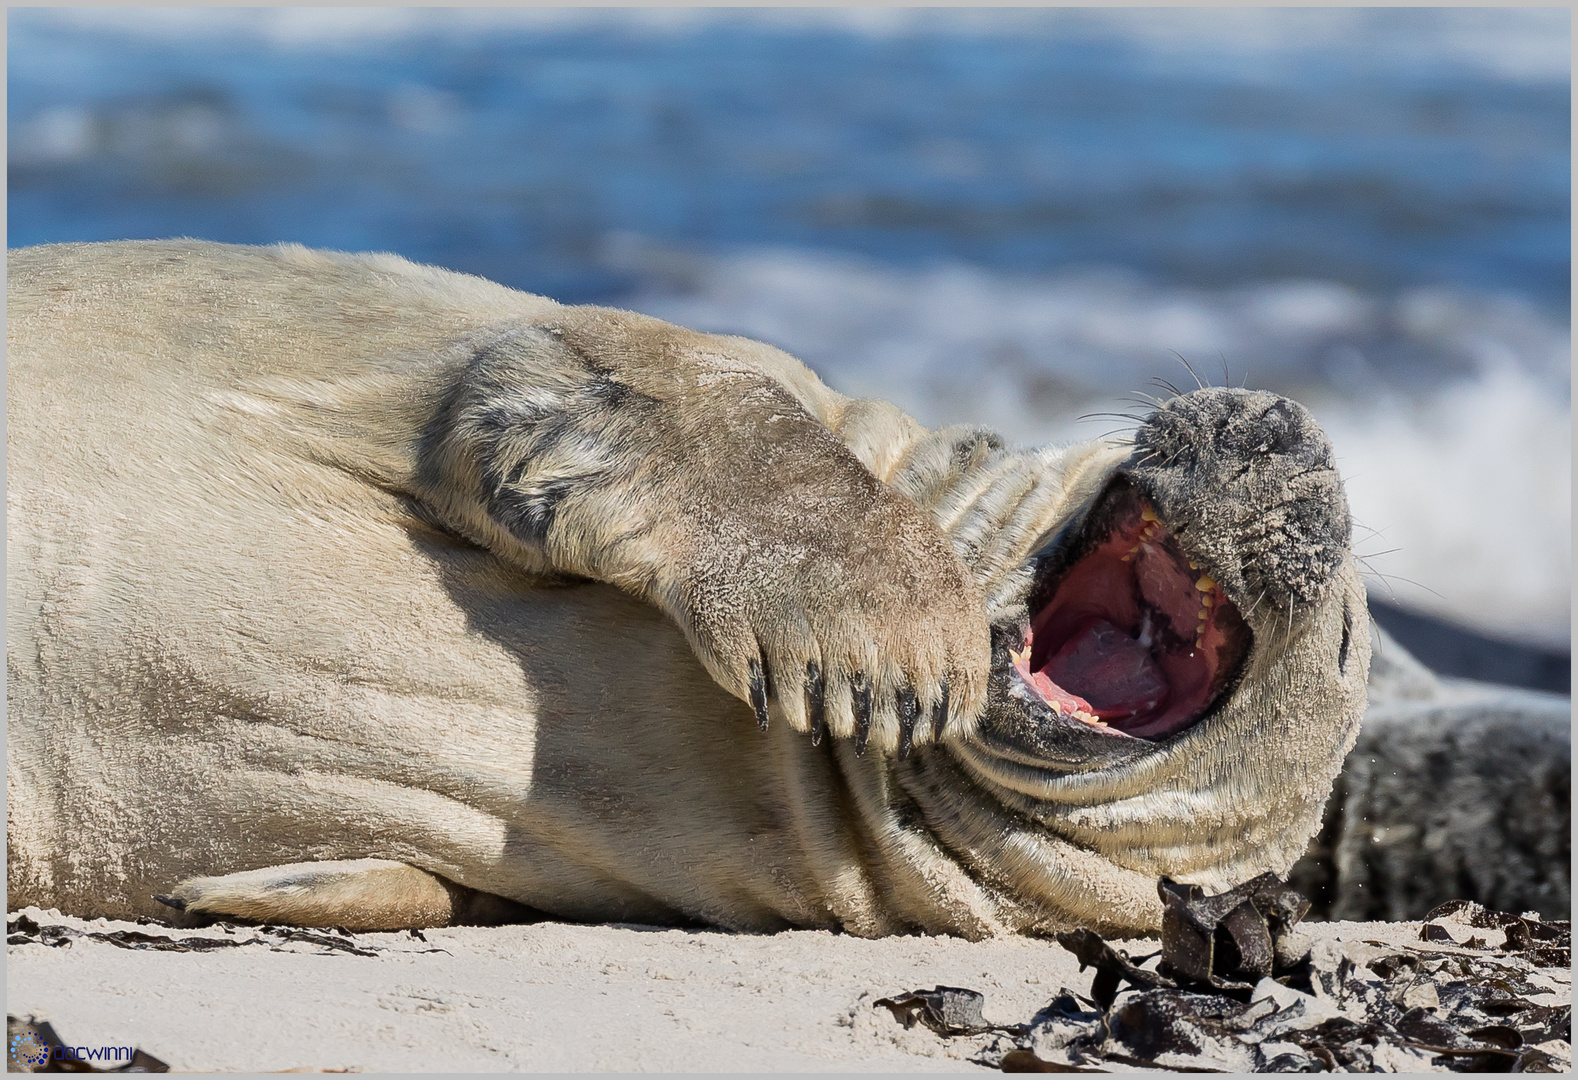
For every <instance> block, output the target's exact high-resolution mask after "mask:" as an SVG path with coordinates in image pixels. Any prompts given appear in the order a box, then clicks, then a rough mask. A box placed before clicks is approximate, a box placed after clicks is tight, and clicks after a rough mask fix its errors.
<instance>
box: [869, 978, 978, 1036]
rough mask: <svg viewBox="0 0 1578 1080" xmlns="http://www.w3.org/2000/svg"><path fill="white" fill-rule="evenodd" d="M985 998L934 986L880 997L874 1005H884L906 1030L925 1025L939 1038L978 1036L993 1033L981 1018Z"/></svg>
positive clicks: (954, 987) (950, 987)
mask: <svg viewBox="0 0 1578 1080" xmlns="http://www.w3.org/2000/svg"><path fill="white" fill-rule="evenodd" d="M985 1003H986V998H985V997H984V996H983V995H981V994H978V993H976V992H975V991H974V990H964V989H961V988H960V987H957V986H937V987H933V988H932V989H930V990H911V991H910V992H909V993H906V994H900V995H898V996H897V997H891V998H879V999H878V1000H877V1001H876V1002H874V1004H877V1005H882V1006H885V1007H886V1008H887V1009H888V1010H889V1011H890V1012H892V1013H893V1016H894V1018H895V1019H896V1020H898V1021H899V1023H901V1024H903V1025H904V1026H905V1027H907V1028H912V1027H914V1026H915V1025H916V1024H917V1023H921V1024H925V1025H926V1026H927V1027H929V1028H931V1029H932V1030H933V1031H935V1032H936V1033H937V1034H939V1035H979V1034H980V1033H981V1032H983V1031H995V1030H997V1025H995V1024H990V1023H987V1021H986V1018H985V1017H983V1016H982V1015H981V1007H982V1006H983V1005H984V1004H985Z"/></svg>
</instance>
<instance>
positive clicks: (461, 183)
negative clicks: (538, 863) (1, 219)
mask: <svg viewBox="0 0 1578 1080" xmlns="http://www.w3.org/2000/svg"><path fill="white" fill-rule="evenodd" d="M1569 18H1570V16H1569V13H1568V12H1567V11H1566V10H1565V9H1522V10H1518V9H1491V8H1440V9H1419V8H1390V9H1384V8H1374V9H1353V8H1347V9H1342V8H1329V9H1242V10H1240V9H1212V10H1209V11H1205V10H1188V9H1130V10H1125V11H1118V10H1104V9H1051V10H1024V9H1019V10H1013V11H995V12H989V11H962V10H953V11H942V10H918V11H916V10H911V11H900V10H893V9H863V10H848V11H838V10H799V11H794V12H772V11H763V12H750V13H744V12H738V11H736V12H720V11H716V10H714V11H706V10H689V11H686V10H674V11H658V10H634V9H625V10H607V11H602V12H594V11H587V10H579V11H577V10H565V11H554V10H545V9H528V10H522V9H513V10H511V9H409V8H407V9H371V8H363V9H314V8H278V9H145V10H140V11H138V10H131V9H107V8H106V9H85V8H84V9H43V8H36V9H11V11H10V12H9V20H8V27H9V38H8V49H9V97H8V119H9V140H10V141H9V181H10V188H9V219H8V224H9V236H8V243H9V244H10V246H13V247H17V246H23V245H27V244H34V243H42V242H49V241H59V240H100V239H112V238H120V237H152V236H175V235H190V236H201V237H206V238H210V239H215V240H226V241H233V242H242V243H268V242H274V241H278V240H293V241H300V242H302V243H306V244H309V245H314V246H321V247H335V248H343V249H350V250H365V249H377V250H386V251H396V252H399V253H400V254H403V255H406V256H408V257H410V258H413V259H417V260H421V261H425V262H433V263H438V264H441V265H444V266H449V267H452V268H455V269H460V270H465V271H468V272H472V273H478V274H483V275H485V276H488V277H491V278H494V279H495V280H499V281H502V282H504V283H506V284H509V285H513V286H516V287H519V288H524V289H529V290H531V291H535V292H542V293H546V294H549V295H552V296H555V297H556V298H558V299H561V300H567V301H596V302H602V303H613V304H618V305H621V306H626V307H631V308H635V309H637V310H642V311H647V312H650V313H652V314H655V315H659V316H662V317H664V318H668V319H672V320H674V321H677V322H681V323H684V324H686V325H689V326H693V327H696V328H699V329H710V330H725V331H731V332H738V333H746V334H750V335H752V336H756V337H761V338H764V339H766V340H769V341H772V342H774V343H776V344H779V345H781V346H783V347H785V348H787V349H789V350H790V351H792V352H794V353H795V354H796V355H799V356H800V357H802V358H803V359H805V360H806V361H807V362H808V363H810V364H811V366H812V367H814V368H815V369H816V370H817V371H818V372H819V373H820V374H821V375H822V376H823V377H824V378H825V379H826V380H827V381H828V382H829V383H831V384H832V385H833V386H835V387H836V388H838V389H840V390H843V391H845V392H849V393H858V394H871V395H878V396H882V397H886V398H888V399H890V400H893V401H895V402H897V403H898V404H900V405H901V406H903V407H905V408H906V409H908V410H910V411H911V412H913V413H914V414H915V415H916V416H917V417H918V418H920V419H921V420H923V421H925V422H927V423H931V424H939V423H946V422H957V421H969V422H977V423H986V424H991V425H994V426H996V427H998V428H1000V429H1001V430H1003V431H1005V432H1006V433H1007V434H1009V435H1010V436H1011V437H1012V438H1014V439H1017V440H1020V441H1025V442H1039V441H1048V440H1067V439H1075V438H1089V437H1092V436H1095V435H1098V434H1101V433H1103V432H1106V431H1110V430H1114V429H1116V428H1119V427H1122V426H1124V425H1125V424H1127V421H1125V420H1123V419H1121V418H1120V419H1116V420H1114V419H1112V418H1110V417H1088V416H1086V414H1090V413H1102V412H1107V413H1122V412H1131V411H1134V410H1135V409H1136V408H1138V407H1140V405H1139V403H1138V399H1136V398H1135V397H1134V394H1135V393H1137V392H1143V393H1152V394H1156V393H1161V392H1164V391H1162V390H1161V389H1160V384H1159V383H1158V382H1157V380H1162V381H1165V382H1170V383H1171V384H1173V385H1175V386H1178V387H1180V388H1184V387H1189V386H1192V385H1194V376H1193V375H1191V374H1190V372H1189V370H1187V369H1186V366H1185V365H1186V364H1187V365H1188V367H1189V368H1192V369H1193V371H1194V372H1195V373H1196V374H1198V376H1199V377H1200V378H1201V379H1203V380H1205V381H1208V382H1221V381H1223V380H1224V379H1225V380H1227V381H1230V382H1232V383H1234V384H1235V385H1237V384H1244V385H1249V386H1257V387H1266V388H1270V389H1274V390H1277V391H1280V392H1283V393H1287V394H1289V395H1291V396H1294V397H1297V398H1298V399H1299V400H1301V401H1303V402H1305V403H1306V404H1308V405H1309V406H1310V407H1311V408H1312V409H1313V410H1314V411H1315V412H1316V414H1317V415H1318V416H1319V417H1320V419H1321V420H1322V422H1323V423H1324V424H1325V426H1326V429H1327V431H1328V432H1329V433H1330V434H1331V436H1332V439H1333V441H1334V443H1335V444H1336V447H1337V452H1338V457H1339V460H1340V462H1341V465H1342V468H1343V472H1344V475H1345V476H1346V478H1347V482H1348V486H1349V495H1350V501H1351V502H1352V505H1353V508H1354V513H1355V517H1356V519H1357V521H1358V523H1359V525H1360V526H1361V528H1360V530H1359V533H1358V548H1359V551H1360V553H1361V554H1362V555H1364V556H1365V557H1366V558H1367V560H1368V562H1369V564H1370V565H1371V566H1372V567H1373V569H1374V571H1375V573H1376V576H1375V578H1374V579H1373V581H1372V595H1374V596H1376V597H1378V598H1392V597H1394V596H1395V598H1397V599H1398V600H1399V601H1401V602H1403V603H1404V604H1406V605H1408V606H1410V607H1414V608H1416V609H1419V610H1422V611H1427V612H1432V613H1435V614H1438V615H1443V616H1445V617H1448V618H1451V619H1454V620H1456V621H1458V622H1460V623H1462V624H1464V625H1468V626H1473V627H1477V628H1479V629H1480V630H1482V631H1485V632H1487V633H1492V634H1495V635H1500V636H1504V637H1507V638H1510V639H1513V640H1518V641H1524V642H1529V643H1537V644H1542V645H1545V646H1550V647H1555V648H1561V649H1565V648H1567V647H1568V643H1569V641H1570V629H1569V623H1570V603H1569V597H1570V594H1571V582H1572V575H1571V524H1570V516H1571V495H1570V491H1571V367H1570V336H1571V335H1570V329H1569V327H1570V320H1569V296H1570V276H1569V259H1570V243H1569V237H1570V226H1569V198H1570V196H1569V191H1570V169H1569V162H1570V149H1569V143H1570V139H1569V128H1570V121H1569V113H1570V109H1569V103H1570V92H1569V86H1570V79H1569V55H1568V48H1569V41H1570V33H1569ZM1082 417H1085V418H1084V419H1082Z"/></svg>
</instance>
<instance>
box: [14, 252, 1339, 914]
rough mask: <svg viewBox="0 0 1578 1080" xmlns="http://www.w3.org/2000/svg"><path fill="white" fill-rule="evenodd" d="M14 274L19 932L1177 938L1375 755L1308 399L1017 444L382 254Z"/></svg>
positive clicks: (1290, 839)
mask: <svg viewBox="0 0 1578 1080" xmlns="http://www.w3.org/2000/svg"><path fill="white" fill-rule="evenodd" d="M8 265H9V280H8V290H9V304H10V307H9V315H8V341H9V357H8V360H9V366H8V373H7V391H8V404H7V418H8V423H9V428H8V471H9V482H8V492H7V496H8V517H7V536H8V544H9V552H8V578H7V607H8V640H7V672H8V682H7V693H8V701H9V706H10V715H9V729H8V730H9V748H8V749H9V753H8V778H7V784H8V800H9V821H8V838H9V845H10V856H9V866H8V881H9V888H10V903H11V905H12V906H13V907H18V906H23V905H28V904H39V905H43V906H53V907H59V908H61V909H64V910H67V911H70V912H74V913H77V914H82V915H90V916H91V915H105V916H122V917H124V916H129V915H156V916H169V915H170V914H171V913H172V908H173V909H178V910H184V911H185V912H186V913H187V916H188V917H199V916H206V917H213V916H218V915H228V916H236V917H248V918H258V919H266V920H271V921H284V922H294V923H298V924H302V925H346V926H361V927H401V926H422V925H434V924H441V923H445V922H450V921H461V920H478V921H488V920H495V919H500V918H511V917H518V916H520V915H521V914H523V912H522V910H521V907H519V906H517V905H520V906H524V907H525V908H529V909H535V910H537V911H541V912H545V913H548V914H552V915H555V916H559V917H566V918H574V919H588V920H625V921H638V922H649V923H672V922H677V921H700V922H706V923H711V924H715V925H721V926H726V927H732V928H738V929H750V930H768V929H775V928H783V927H791V926H838V927H843V928H845V929H847V930H850V931H852V932H855V933H860V934H867V935H875V934H884V933H892V932H899V931H904V930H908V929H915V928H918V929H923V930H926V931H930V932H947V933H957V934H963V935H967V936H972V937H973V936H981V935H986V934H992V933H998V932H1005V931H1014V930H1032V929H1051V928H1054V927H1058V926H1065V925H1069V924H1071V923H1076V922H1078V923H1084V924H1086V925H1094V926H1098V927H1103V928H1112V929H1119V928H1122V929H1131V930H1132V929H1144V928H1149V927H1153V926H1154V925H1156V923H1157V921H1158V919H1159V917H1160V906H1159V903H1158V902H1157V899H1156V894H1155V891H1154V888H1155V887H1154V879H1155V877H1156V876H1157V875H1158V874H1162V873H1167V874H1171V875H1173V876H1175V877H1181V878H1185V879H1188V880H1194V881H1199V882H1201V883H1203V884H1206V885H1208V886H1212V887H1225V886H1227V885H1231V884H1233V883H1235V882H1237V881H1239V880H1242V879H1244V878H1247V877H1249V876H1251V875H1253V874H1254V873H1257V872H1260V871H1262V870H1268V869H1269V870H1274V871H1284V870H1286V868H1287V867H1288V866H1289V865H1291V863H1292V862H1293V861H1294V859H1296V858H1297V856H1298V855H1299V853H1300V852H1301V850H1302V848H1303V846H1304V843H1305V841H1306V840H1307V839H1308V837H1309V836H1310V835H1311V833H1312V832H1313V831H1314V830H1315V828H1316V826H1317V825H1318V822H1319V813H1320V805H1321V802H1322V801H1323V800H1324V798H1325V796H1326V794H1327V792H1328V791H1329V789H1330V785H1331V781H1332V778H1333V777H1334V776H1335V775H1336V773H1337V771H1338V769H1339V767H1340V765H1341V762H1342V757H1343V755H1344V753H1345V752H1346V751H1347V749H1348V748H1349V746H1351V745H1352V742H1353V739H1354V737H1355V734H1356V731H1357V724H1358V719H1359V716H1360V714H1361V713H1362V711H1363V706H1364V683H1365V671H1366V668H1367V664H1368V655H1369V653H1368V636H1367V630H1366V627H1367V619H1366V616H1365V614H1364V607H1363V603H1364V600H1363V592H1362V590H1361V588H1360V586H1359V584H1358V580H1357V577H1356V574H1355V572H1354V569H1353V565H1352V560H1351V557H1350V555H1349V552H1348V528H1349V526H1348V517H1347V509H1346V505H1345V503H1344V502H1343V500H1342V494H1341V488H1340V484H1339V483H1338V481H1337V479H1336V475H1335V472H1334V471H1333V469H1332V465H1331V457H1330V448H1329V446H1328V445H1327V444H1326V441H1325V439H1324V437H1323V436H1322V435H1321V434H1320V432H1319V431H1318V429H1316V428H1315V427H1314V425H1313V423H1312V422H1311V421H1310V420H1309V418H1308V416H1307V414H1305V413H1304V412H1303V410H1301V409H1300V408H1299V407H1298V406H1296V405H1293V404H1292V403H1291V402H1287V401H1284V400H1282V399H1280V398H1276V397H1274V396H1273V395H1269V394H1265V393H1250V392H1246V391H1229V390H1207V391H1200V392H1197V393H1194V394H1190V395H1185V396H1183V397H1180V398H1177V399H1175V400H1174V401H1172V402H1169V403H1167V404H1166V405H1164V406H1162V407H1161V408H1160V409H1159V410H1158V411H1157V413H1156V414H1155V415H1154V416H1152V417H1151V418H1150V419H1149V420H1148V421H1147V422H1146V423H1145V424H1144V425H1142V426H1141V428H1140V429H1139V431H1137V432H1136V434H1135V436H1134V438H1133V439H1132V440H1120V441H1113V442H1097V443H1091V444H1086V445H1083V446H1076V447H1072V448H1065V449H1047V450H1036V451H1014V450H1009V449H1006V448H1004V447H1003V445H1002V444H1001V442H1000V441H999V440H997V439H996V438H995V437H993V436H991V435H990V434H989V433H986V432H982V431H979V430H975V429H964V428H951V429H944V430H940V431H927V430H926V429H924V428H922V427H920V425H918V424H916V423H915V422H914V421H913V420H911V419H909V418H908V417H906V416H904V415H903V414H902V413H900V412H899V411H898V410H896V409H894V408H893V407H892V406H890V405H886V404H884V403H881V402H874V401H865V400H850V399H847V398H844V397H842V396H840V395H838V394H835V393H833V392H832V391H830V390H829V389H827V388H826V387H825V386H823V385H822V384H821V383H820V382H819V381H818V380H817V379H816V377H815V376H814V375H812V374H811V373H810V372H809V371H808V370H806V369H805V368H804V367H803V366H802V365H800V364H799V363H798V362H796V361H795V360H794V359H792V358H791V357H789V356H787V355H785V354H783V353H782V352H779V351H778V350H775V349H772V348H770V347H768V346H765V345H762V344H760V343H756V342H750V341H746V340H744V339H739V338H729V337H718V336H712V335H704V334H696V333H692V332H690V331H686V330H682V329H680V328H678V327H673V326H670V325H668V324H665V323H661V322H659V321H657V320H653V319H649V318H646V317H643V316H639V315H634V314H631V313H628V312H618V311H612V310H609V309H601V308H585V307H580V308H578V307H566V306H562V305H559V304H556V303H554V302H552V301H549V300H546V299H543V298H540V297H535V296H529V295H526V294H522V293H518V292H514V291H511V290H508V289H505V288H503V287H501V286H497V285H494V284H491V283H488V282H485V281H482V280H480V279H476V278H471V277H466V276H464V275H459V274H453V273H449V272H446V271H441V270H435V269H432V268H428V267H421V266H415V265H412V264H410V263H407V262H405V261H403V260H400V259H398V258H395V257H393V256H381V255H375V256H349V255H339V254H331V253H319V252H311V251H307V250H305V249H302V248H299V247H278V248H240V247H229V246H222V245H215V244H206V243H199V242H194V241H178V242H157V243H155V242H148V243H143V242H137V243H122V244H104V245H60V246H53V247H45V248H34V249H27V250H23V251H15V252H11V253H10V254H9V259H8ZM763 728H765V731H763V730H762V729H763ZM156 894H158V895H159V896H160V897H161V898H162V902H161V901H156V900H155V899H154V897H155V895H156Z"/></svg>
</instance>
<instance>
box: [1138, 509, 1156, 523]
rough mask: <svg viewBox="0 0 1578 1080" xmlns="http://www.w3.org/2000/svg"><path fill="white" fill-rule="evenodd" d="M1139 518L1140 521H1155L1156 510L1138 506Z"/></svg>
mask: <svg viewBox="0 0 1578 1080" xmlns="http://www.w3.org/2000/svg"><path fill="white" fill-rule="evenodd" d="M1140 520H1141V521H1156V520H1157V517H1156V511H1155V510H1152V509H1151V508H1150V507H1149V506H1142V507H1140Z"/></svg>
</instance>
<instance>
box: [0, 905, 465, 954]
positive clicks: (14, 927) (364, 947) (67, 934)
mask: <svg viewBox="0 0 1578 1080" xmlns="http://www.w3.org/2000/svg"><path fill="white" fill-rule="evenodd" d="M139 922H140V923H141V924H142V925H157V924H153V923H152V920H139ZM215 925H216V926H217V927H218V928H219V929H222V930H224V931H225V932H226V933H232V932H234V931H235V930H237V929H245V930H247V931H249V932H250V934H251V936H249V937H199V936H191V937H176V936H172V935H170V934H157V933H145V932H143V931H141V930H110V931H96V930H78V929H77V928H75V927H72V926H66V925H63V924H42V925H41V924H39V923H38V922H36V921H35V920H33V919H32V918H30V917H28V916H27V915H24V914H18V915H14V916H12V917H11V918H9V919H7V920H6V944H7V945H34V944H37V945H46V946H49V947H51V948H62V947H65V948H69V947H70V946H71V944H72V942H73V941H76V940H78V939H87V940H90V941H102V942H104V943H106V944H109V945H114V946H116V947H117V948H121V949H152V950H154V951H156V952H210V951H213V950H215V949H233V948H242V947H245V946H249V945H262V946H265V947H266V948H268V949H271V950H272V951H274V952H286V951H289V950H286V949H284V948H283V947H282V946H284V945H286V944H288V943H291V942H296V943H300V944H303V945H315V946H317V947H319V948H321V949H323V950H325V952H324V953H323V954H322V955H328V954H331V953H346V954H348V955H351V956H377V955H378V954H379V953H380V952H383V951H384V950H383V949H381V948H379V947H378V946H376V945H371V944H368V943H366V942H357V941H356V940H355V935H354V934H352V933H351V932H350V931H348V930H345V929H343V928H340V927H335V928H333V932H332V933H324V932H321V931H315V930H302V929H298V928H296V927H293V926H272V925H263V926H246V927H240V926H237V925H235V924H228V923H216V924H215ZM413 936H414V937H416V938H417V939H418V940H420V941H422V942H424V943H425V942H426V941H427V939H426V938H424V937H421V936H420V935H418V934H415V933H413ZM416 951H417V952H424V953H428V952H447V950H445V949H438V948H431V949H419V950H416Z"/></svg>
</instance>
